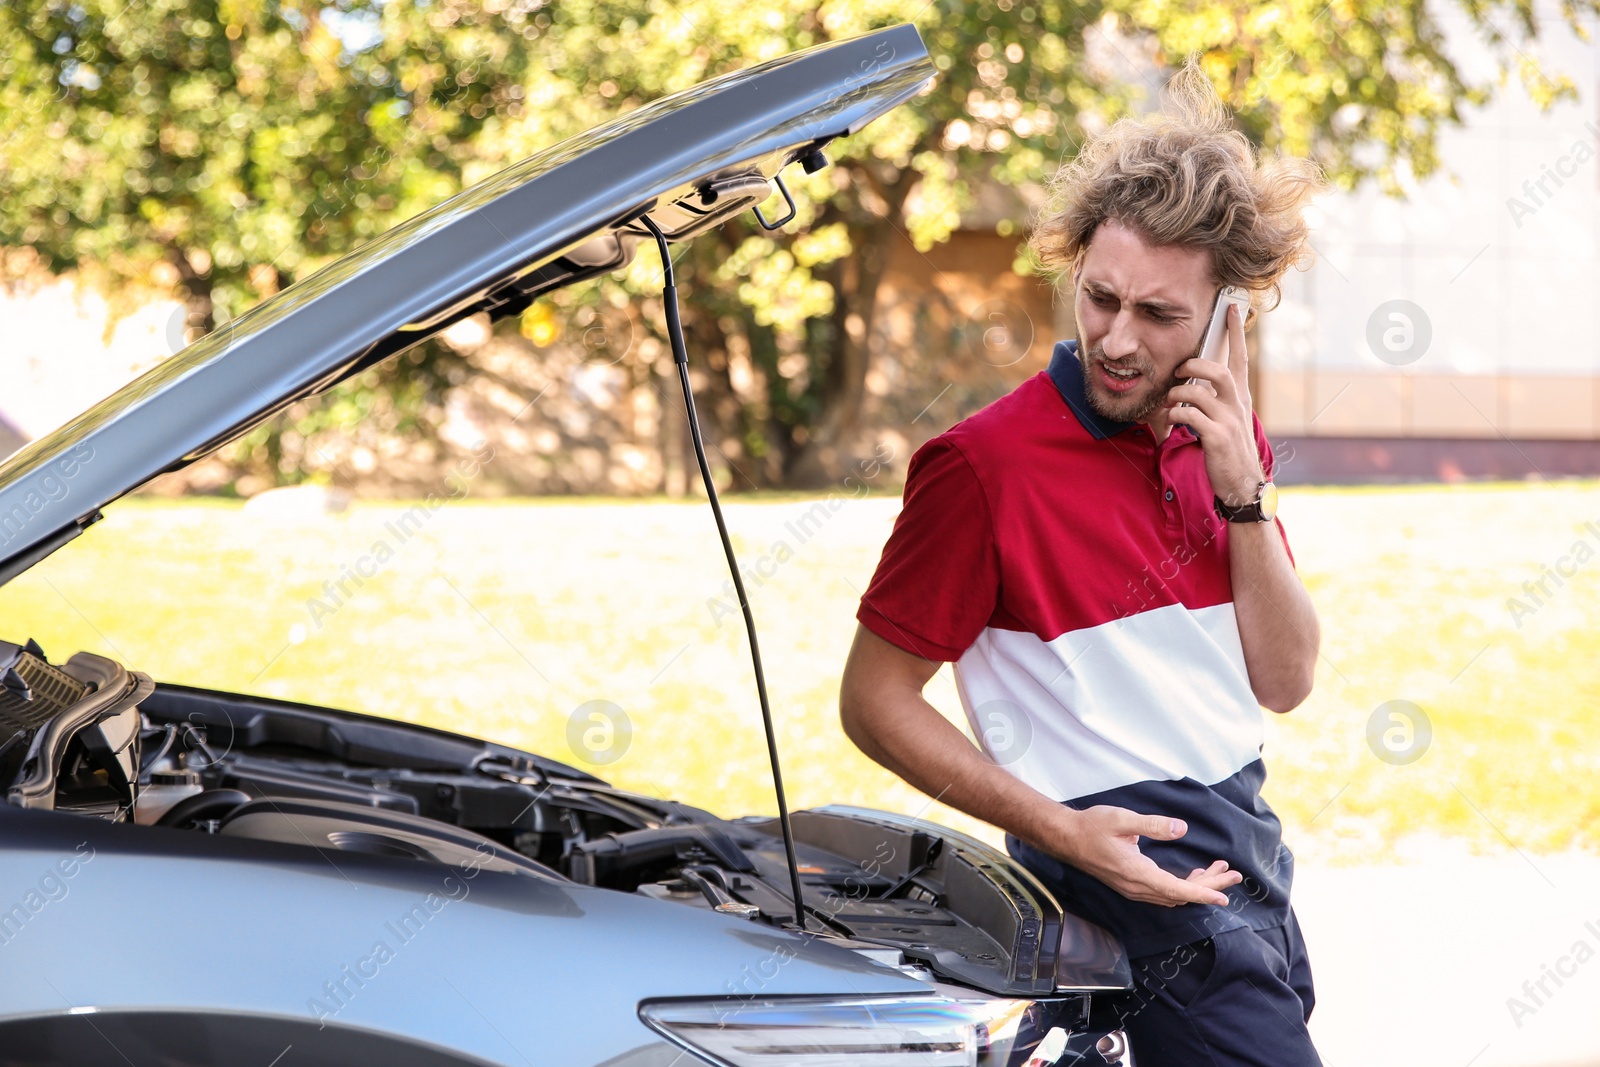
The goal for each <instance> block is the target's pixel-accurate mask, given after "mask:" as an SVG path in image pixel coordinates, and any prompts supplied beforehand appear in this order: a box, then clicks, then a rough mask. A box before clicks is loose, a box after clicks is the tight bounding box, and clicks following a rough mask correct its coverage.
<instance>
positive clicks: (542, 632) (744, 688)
mask: <svg viewBox="0 0 1600 1067" xmlns="http://www.w3.org/2000/svg"><path fill="white" fill-rule="evenodd" d="M1282 496H1283V499H1282V504H1281V509H1282V517H1283V521H1284V524H1285V527H1286V529H1287V530H1288V533H1289V538H1290V543H1291V545H1292V547H1293V548H1294V551H1295V555H1296V559H1297V561H1298V565H1299V568H1300V573H1301V574H1302V575H1303V577H1304V578H1305V580H1306V583H1307V585H1308V587H1309V588H1310V590H1311V593H1312V596H1313V599H1314V600H1315V602H1316V604H1317V607H1318V609H1319V611H1320V613H1321V617H1322V622H1323V631H1324V639H1323V650H1324V656H1323V660H1322V663H1321V664H1320V666H1319V669H1318V672H1317V688H1316V691H1315V693H1314V694H1313V695H1312V697H1311V699H1310V700H1309V701H1308V702H1307V703H1306V704H1305V705H1304V706H1303V707H1301V708H1300V709H1298V710H1296V711H1295V712H1293V713H1292V714H1290V715H1288V716H1283V717H1278V716H1272V715H1271V714H1270V713H1266V714H1268V717H1269V721H1268V724H1267V748H1266V755H1267V760H1268V766H1269V768H1270V776H1269V779H1268V782H1267V786H1266V790H1267V797H1268V800H1269V801H1270V802H1271V804H1272V805H1273V807H1274V808H1275V809H1276V810H1277V812H1278V813H1279V815H1280V816H1281V817H1282V819H1283V822H1284V826H1285V836H1286V839H1287V841H1288V843H1289V844H1290V846H1291V847H1292V848H1294V849H1295V850H1296V852H1297V853H1298V854H1300V855H1301V856H1302V858H1306V857H1308V856H1315V857H1317V858H1319V859H1323V860H1327V861H1335V862H1338V861H1346V860H1348V861H1359V862H1370V861H1374V860H1379V859H1383V858H1385V857H1388V856H1393V855H1397V854H1403V853H1404V852H1405V850H1406V849H1407V848H1409V847H1411V846H1412V845H1414V844H1416V843H1419V842H1428V841H1438V840H1439V839H1441V838H1442V839H1449V840H1450V841H1452V842H1455V843H1458V844H1460V845H1462V846H1464V847H1468V848H1472V849H1474V850H1486V851H1487V850H1500V849H1506V848H1510V847H1515V848H1518V849H1522V850H1524V851H1526V852H1530V853H1533V852H1550V851H1560V850H1565V849H1568V848H1579V849H1584V850H1590V851H1593V850H1600V784H1597V779H1596V772H1597V770H1600V767H1597V764H1600V670H1597V667H1596V664H1597V660H1600V595H1597V594H1600V555H1597V554H1596V553H1597V551H1600V485H1597V484H1596V483H1594V482H1561V483H1553V484H1545V485H1522V484H1516V485H1506V484H1497V485H1471V486H1453V487H1443V486H1439V487H1393V488H1390V487H1384V488H1363V489H1315V488H1294V489H1286V490H1284V491H1283V494H1282ZM822 499H823V498H821V497H796V496H793V495H789V496H778V497H771V498H763V499H758V500H752V499H748V498H746V499H739V500H736V501H734V502H732V503H729V504H727V505H725V507H726V511H727V514H728V519H729V523H730V525H731V527H732V528H733V530H734V532H735V546H736V548H737V549H738V551H739V553H740V557H741V562H742V563H743V564H744V566H745V567H746V569H747V570H748V571H751V572H752V573H755V574H756V578H755V580H754V581H752V582H751V601H752V605H753V608H754V611H755V615H756V621H757V624H758V626H759V628H760V636H761V641H762V646H761V647H762V653H763V660H764V663H765V665H766V670H767V680H768V686H769V692H770V693H771V696H772V701H773V707H774V710H775V713H776V716H777V720H778V730H779V744H780V746H781V752H782V754H783V757H784V774H785V779H786V782H787V784H788V786H789V790H790V797H791V802H792V803H793V805H794V806H796V807H804V806H806V805H812V804H820V803H824V802H829V801H837V802H848V803H857V804H865V805H870V806H875V807H882V808H889V809H894V810H900V811H906V812H913V813H916V812H920V813H922V814H925V815H927V816H928V817H931V818H935V819H938V820H941V821H945V822H947V823H949V824H951V825H954V826H958V827H961V828H964V829H968V830H972V831H974V832H978V833H979V834H980V835H981V836H985V837H987V838H989V839H990V840H998V834H997V833H996V832H995V831H993V830H992V829H991V828H986V827H983V826H981V825H980V824H977V823H975V822H974V821H973V820H970V819H968V818H966V817H965V816H963V815H961V814H960V813H959V812H954V811H951V810H949V809H947V808H945V807H943V806H942V805H940V804H937V803H932V802H930V801H929V800H928V799H927V798H925V797H923V796H921V795H920V794H918V793H917V792H916V791H915V790H913V789H911V788H910V787H909V786H906V785H904V784H903V783H901V782H899V781H898V780H897V779H895V778H894V777H893V776H891V775H889V774H888V773H887V772H885V771H883V770H881V769H880V768H878V767H877V766H876V765H875V764H873V763H871V762H870V761H869V760H867V759H866V758H865V757H864V756H862V755H860V754H859V753H858V752H857V751H856V749H855V748H854V746H852V745H851V744H850V743H849V741H848V740H847V739H846V738H845V737H844V735H843V733H842V732H841V730H840V729H839V726H838V720H837V710H836V699H837V693H838V676H839V671H840V668H841V666H842V664H843V661H844V657H845V653H846V651H847V649H848V648H849V644H850V639H851V635H852V632H853V630H854V626H855V622H854V618H853V615H854V611H855V606H856V601H857V597H858V595H859V591H860V590H861V589H863V588H865V586H866V583H867V581H868V579H869V578H870V576H871V574H872V570H873V567H874V565H875V563H876V562H877V558H878V553H879V551H880V549H881V548H882V545H883V541H884V539H885V538H886V537H887V535H888V532H889V529H890V526H891V524H892V523H893V520H894V516H895V514H896V512H897V511H898V509H899V499H898V497H888V496H876V497H862V498H852V497H849V496H835V498H834V500H833V503H834V504H835V505H837V507H836V510H828V508H827V505H826V504H824V505H823V507H822V510H821V511H815V510H814V509H815V508H816V506H817V504H818V502H819V501H821V500H822ZM408 507H410V505H407V504H394V503H361V504H357V505H356V506H354V507H353V508H352V509H351V510H350V511H349V512H347V513H345V514H343V515H337V516H329V517H319V518H316V519H285V518H266V517H262V516H261V515H259V514H257V513H254V512H249V511H246V510H245V509H243V508H242V507H241V506H240V505H238V504H235V503H229V502H223V501H216V500H187V501H180V502H164V501H157V500H146V499H135V500H129V501H125V502H123V503H120V504H117V505H115V506H113V507H112V508H111V509H109V512H108V515H107V517H106V518H105V520H104V521H102V522H101V523H100V524H99V525H97V526H95V527H92V528H91V529H90V530H89V531H88V532H87V533H86V534H85V535H84V536H83V537H82V538H81V539H80V540H79V541H78V542H76V543H74V544H71V545H69V546H67V547H66V548H65V549H63V550H61V551H60V552H59V553H57V554H56V555H55V556H54V557H52V558H51V559H50V560H48V561H46V562H45V563H44V564H42V565H40V566H37V567H35V568H34V569H33V570H32V571H30V572H29V573H27V574H26V575H24V576H22V577H20V578H18V579H16V580H14V581H13V582H12V583H11V584H9V585H8V586H6V587H4V588H3V589H0V620H3V624H0V636H3V637H5V638H6V639H7V640H22V639H24V638H26V637H30V636H32V637H35V638H38V639H39V641H40V642H41V643H42V644H43V645H44V646H45V648H46V650H47V651H48V652H50V654H51V655H52V656H55V657H65V656H66V655H67V654H69V653H71V652H72V651H75V650H78V649H87V650H91V651H95V652H100V653H103V654H106V655H110V656H114V657H117V658H119V659H121V660H122V661H124V662H126V663H128V664H129V665H130V666H132V667H134V668H136V669H139V670H143V671H146V672H147V673H149V674H151V675H153V676H154V677H155V678H157V679H158V680H166V681H174V682H185V683H189V684H194V685H203V686H210V687H216V688H223V689H234V690H240V691H245V692H254V693H261V694H265V695H271V696H279V697H288V698H291V699H295V700H303V701H308V702H313V703H322V704H329V705H333V706H336V707H345V708H350V709H353V710H358V711H365V712H370V713H373V714H377V715H384V716H390V717H393V718H397V719H405V720H408V721H413V722H420V723H427V724H430V725H435V726H441V727H445V728H449V729H455V730H461V731H465V732H469V733H475V734H480V735H484V736H487V737H490V738H494V739H497V740H501V741H504V742H507V743H510V744H514V745H518V746H522V747H526V748H530V749H533V750H536V751H539V752H542V753H545V754H547V755H550V756H553V757H555V758H558V759H563V760H566V761H568V762H572V763H575V764H577V765H578V766H583V767H586V768H588V769H594V770H595V771H596V773H599V774H600V775H602V776H603V777H606V778H608V779H610V780H612V781H615V782H617V783H618V784H621V785H624V786H628V787H631V788H636V789H638V790H641V791H644V792H650V793H657V794H664V795H668V796H674V797H677V798H680V799H683V800H687V801H689V802H691V803H694V804H698V805H701V806H704V807H708V808H711V809H713V810H715V811H718V812H720V813H723V814H727V815H736V814H743V813H751V812H767V811H771V810H772V809H773V803H772V799H771V776H770V774H769V773H768V770H767V766H766V756H765V750H764V746H763V743H762V734H761V727H760V716H759V709H758V706H757V704H756V699H755V690H754V686H753V684H752V682H751V672H750V665H749V658H748V654H747V652H746V648H745V639H744V632H743V627H742V624H741V621H740V618H739V615H738V611H737V603H736V601H734V599H733V598H732V595H731V591H730V590H729V589H726V588H725V582H726V581H727V577H726V572H725V570H724V567H723V562H722V559H721V552H720V548H719V545H718V541H717V537H716V530H715V527H714V525H713V523H712V519H711V514H710V511H709V509H708V508H707V507H706V506H705V504H704V503H679V502H662V501H643V502H634V501H612V500H566V499H562V500H550V501H543V500H540V501H515V502H487V501H475V500H470V499H469V500H462V501H459V502H452V503H448V504H446V505H445V506H443V507H442V508H440V509H438V510H437V511H434V512H427V511H425V510H423V511H415V512H413V513H412V515H411V519H410V524H409V526H404V525H403V524H404V523H405V515H406V512H407V509H408ZM808 512H810V513H812V514H813V516H814V521H813V523H812V525H811V527H810V528H809V529H807V530H805V531H803V532H804V533H805V534H806V536H804V537H803V538H802V537H801V536H797V534H796V530H798V529H800V527H799V523H800V520H801V517H802V516H803V515H805V514H806V513H808ZM1591 521H1592V522H1594V523H1595V526H1594V527H1593V528H1592V529H1588V528H1585V523H1588V522H1591ZM780 541H781V542H784V543H786V545H787V547H788V549H789V550H791V551H792V555H790V554H789V553H784V552H779V551H778V550H777V548H776V546H777V544H778V542H780ZM1579 542H1582V543H1583V545H1585V546H1587V549H1581V548H1578V547H1577V546H1578V543H1579ZM779 556H782V557H783V558H782V560H781V561H780V560H779ZM764 557H765V558H764ZM758 564H760V567H759V573H757V571H758V567H757V565H758ZM1558 572H1568V573H1565V574H1562V573H1558ZM363 574H368V575H370V577H365V576H363ZM1541 577H1543V578H1544V581H1545V587H1544V591H1543V592H1542V593H1540V595H1539V596H1538V598H1537V600H1536V599H1535V598H1534V597H1531V596H1529V595H1528V594H1527V593H1526V592H1525V591H1524V583H1525V582H1529V581H1532V582H1535V583H1537V582H1538V581H1539V580H1540V579H1541ZM341 581H342V582H343V592H342V593H339V592H337V590H336V591H335V592H334V593H333V594H330V593H329V591H328V586H327V584H326V583H333V584H334V586H337V585H338V584H339V583H340V582H341ZM1513 596H1518V597H1521V602H1522V604H1523V606H1524V609H1525V610H1519V611H1517V612H1515V613H1514V612H1513V611H1512V610H1511V607H1510V605H1509V603H1508V602H1509V598H1511V597H1513ZM318 598H320V599H318ZM929 696H930V699H932V700H933V702H934V703H935V705H937V706H939V707H940V708H941V709H943V710H944V711H945V713H946V714H947V715H949V716H950V717H951V718H952V719H954V720H955V721H957V722H962V715H961V709H960V705H959V702H958V701H957V699H956V696H955V690H954V686H953V684H952V681H951V678H950V674H949V669H948V668H946V669H945V670H943V671H941V672H940V674H939V675H938V676H937V677H936V679H935V681H934V683H933V684H932V685H931V686H930V688H929ZM592 700H605V701H610V702H612V703H614V704H616V705H618V706H620V707H621V708H622V709H624V710H625V712H626V714H627V716H628V718H629V721H630V723H631V728H632V736H631V741H630V743H629V745H628V747H627V749H626V750H625V752H623V753H622V755H621V756H620V758H617V759H615V761H614V762H610V763H607V764H605V765H603V766H595V765H594V764H591V763H589V762H587V761H586V760H585V759H584V755H585V753H584V751H583V750H582V746H581V745H580V746H579V751H577V752H574V751H573V748H572V746H571V745H570V744H569V740H568V737H569V729H568V726H569V716H571V714H572V713H573V712H574V710H575V709H577V708H578V707H579V706H580V705H583V704H584V703H585V702H587V701H592ZM1394 700H1404V701H1409V702H1412V703H1413V704H1415V705H1416V706H1417V707H1419V708H1421V709H1422V712H1423V714H1424V715H1425V716H1426V718H1427V721H1428V722H1429V724H1430V725H1431V730H1432V738H1431V742H1430V743H1429V746H1428V748H1427V750H1426V752H1425V753H1424V755H1423V756H1422V757H1421V758H1420V759H1418V760H1416V761H1415V762H1412V763H1409V764H1406V765H1396V764H1393V763H1390V762H1386V761H1384V760H1381V759H1379V758H1377V756H1376V755H1375V754H1374V752H1373V750H1372V748H1371V747H1370V746H1369V742H1368V723H1369V719H1370V718H1371V717H1372V715H1373V713H1374V710H1375V709H1377V708H1378V707H1379V706H1380V705H1384V704H1385V703H1386V702H1389V701H1394Z"/></svg>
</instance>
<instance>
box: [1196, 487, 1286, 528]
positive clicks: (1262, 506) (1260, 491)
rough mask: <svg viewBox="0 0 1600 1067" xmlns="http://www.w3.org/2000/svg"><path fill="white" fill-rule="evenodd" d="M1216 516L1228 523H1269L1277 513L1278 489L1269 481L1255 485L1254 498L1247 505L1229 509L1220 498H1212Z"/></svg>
mask: <svg viewBox="0 0 1600 1067" xmlns="http://www.w3.org/2000/svg"><path fill="white" fill-rule="evenodd" d="M1211 499H1212V501H1213V503H1214V506H1215V507H1216V509H1217V514H1218V515H1220V516H1221V517H1222V518H1224V519H1227V520H1228V521H1229V522H1271V521H1272V517H1273V516H1274V515H1276V514H1277V513H1278V487H1277V486H1275V485H1273V484H1272V483H1271V482H1269V481H1264V480H1263V481H1260V482H1257V483H1256V498H1255V499H1254V500H1252V501H1250V502H1249V503H1248V504H1240V505H1239V506H1238V507H1230V506H1229V505H1227V504H1224V503H1223V502H1222V498H1221V497H1220V496H1215V495H1213V496H1212V498H1211Z"/></svg>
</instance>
